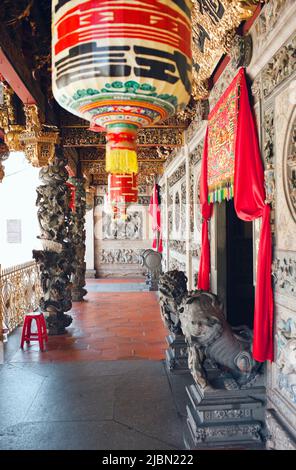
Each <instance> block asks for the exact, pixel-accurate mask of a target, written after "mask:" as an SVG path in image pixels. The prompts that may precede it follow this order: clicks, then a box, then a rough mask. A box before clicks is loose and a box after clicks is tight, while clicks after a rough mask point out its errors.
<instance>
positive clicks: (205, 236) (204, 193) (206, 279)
mask: <svg viewBox="0 0 296 470" xmlns="http://www.w3.org/2000/svg"><path fill="white" fill-rule="evenodd" d="M207 155H208V129H207V132H206V136H205V145H204V150H203V158H202V167H201V175H200V204H201V215H202V218H203V222H202V244H201V256H200V264H199V273H198V284H197V287H198V289H202V290H210V242H209V220H210V218H211V216H212V212H213V204H209V203H208V165H207Z"/></svg>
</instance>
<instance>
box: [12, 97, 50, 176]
mask: <svg viewBox="0 0 296 470" xmlns="http://www.w3.org/2000/svg"><path fill="white" fill-rule="evenodd" d="M24 111H25V116H26V130H25V131H24V132H22V133H21V135H20V141H21V142H22V144H23V146H24V152H25V154H26V157H27V159H28V161H29V162H30V163H31V165H33V166H34V167H37V168H40V167H43V166H46V165H49V163H51V162H52V161H53V159H54V153H55V144H57V143H58V142H59V132H58V129H57V128H56V127H55V126H46V125H45V124H42V123H41V119H40V116H39V111H38V107H37V106H36V105H34V104H33V105H25V106H24Z"/></svg>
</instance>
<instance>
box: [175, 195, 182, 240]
mask: <svg viewBox="0 0 296 470" xmlns="http://www.w3.org/2000/svg"><path fill="white" fill-rule="evenodd" d="M180 222H181V198H180V194H179V191H177V192H176V193H175V197H174V231H175V232H179V229H180Z"/></svg>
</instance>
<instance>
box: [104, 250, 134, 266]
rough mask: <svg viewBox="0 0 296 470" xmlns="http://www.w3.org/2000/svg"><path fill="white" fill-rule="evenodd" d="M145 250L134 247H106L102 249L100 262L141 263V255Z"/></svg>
mask: <svg viewBox="0 0 296 470" xmlns="http://www.w3.org/2000/svg"><path fill="white" fill-rule="evenodd" d="M142 251H143V250H132V249H123V248H117V249H104V250H100V263H102V264H116V263H117V264H139V257H140V255H141V253H142Z"/></svg>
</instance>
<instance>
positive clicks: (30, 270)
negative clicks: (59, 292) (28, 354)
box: [0, 261, 42, 339]
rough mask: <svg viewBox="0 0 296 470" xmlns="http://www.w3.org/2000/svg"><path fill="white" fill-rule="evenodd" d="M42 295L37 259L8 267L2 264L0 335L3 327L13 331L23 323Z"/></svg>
mask: <svg viewBox="0 0 296 470" xmlns="http://www.w3.org/2000/svg"><path fill="white" fill-rule="evenodd" d="M41 296H42V289H41V284H40V274H39V268H38V266H37V264H36V263H35V261H31V262H28V263H25V264H21V265H18V266H12V267H10V268H6V269H1V266H0V332H1V333H0V336H2V334H3V331H2V328H3V329H4V331H6V332H8V333H11V332H12V331H13V330H14V329H15V328H17V327H18V326H19V325H21V324H22V322H23V318H24V314H25V313H26V312H32V311H34V310H36V309H37V308H38V305H39V301H40V298H41ZM2 325H3V326H2ZM0 339H1V338H0Z"/></svg>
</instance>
